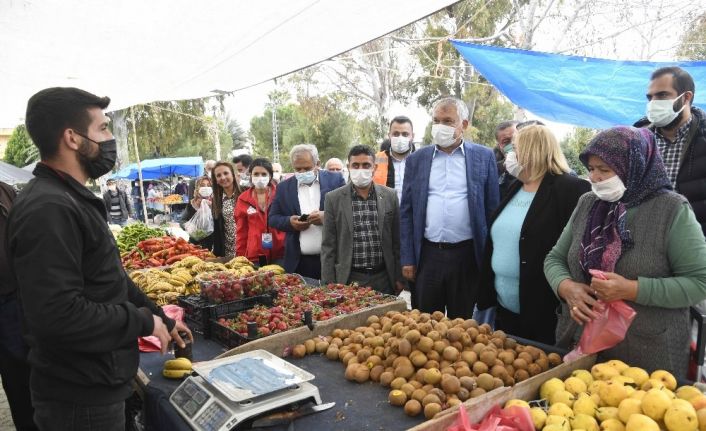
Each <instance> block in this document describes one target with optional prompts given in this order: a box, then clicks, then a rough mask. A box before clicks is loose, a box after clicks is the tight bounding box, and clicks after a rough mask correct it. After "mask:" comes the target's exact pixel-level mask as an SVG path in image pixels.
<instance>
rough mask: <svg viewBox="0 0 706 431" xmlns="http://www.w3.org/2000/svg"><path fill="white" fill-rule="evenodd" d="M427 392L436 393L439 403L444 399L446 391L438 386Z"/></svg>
mask: <svg viewBox="0 0 706 431" xmlns="http://www.w3.org/2000/svg"><path fill="white" fill-rule="evenodd" d="M427 393H429V394H432V395H436V396H437V397H438V398H439V401H441V404H443V403H444V402H445V401H446V392H444V391H443V390H441V389H440V388H432V389H431V390H430V391H428V392H427Z"/></svg>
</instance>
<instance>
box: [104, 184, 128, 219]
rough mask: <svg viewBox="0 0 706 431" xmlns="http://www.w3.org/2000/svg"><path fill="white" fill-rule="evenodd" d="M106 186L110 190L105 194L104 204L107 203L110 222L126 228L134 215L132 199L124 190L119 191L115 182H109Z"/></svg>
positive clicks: (106, 207)
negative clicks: (132, 214)
mask: <svg viewBox="0 0 706 431" xmlns="http://www.w3.org/2000/svg"><path fill="white" fill-rule="evenodd" d="M106 186H108V190H106V191H105V193H103V202H105V209H106V210H107V211H108V222H109V223H112V224H117V225H120V226H125V223H127V219H128V217H130V214H131V213H132V205H131V204H130V199H128V197H127V194H126V193H125V192H124V191H123V190H120V189H118V185H117V184H116V183H115V180H113V179H110V180H108V181H107V182H106Z"/></svg>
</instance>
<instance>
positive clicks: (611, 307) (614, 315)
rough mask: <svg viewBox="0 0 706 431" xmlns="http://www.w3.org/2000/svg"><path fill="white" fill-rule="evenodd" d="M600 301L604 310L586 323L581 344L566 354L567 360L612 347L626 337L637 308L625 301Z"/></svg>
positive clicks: (565, 359)
mask: <svg viewBox="0 0 706 431" xmlns="http://www.w3.org/2000/svg"><path fill="white" fill-rule="evenodd" d="M598 303H599V304H601V305H603V311H602V312H600V316H599V317H598V318H597V319H594V320H592V321H590V322H588V323H586V324H585V325H584V328H583V334H581V339H580V340H579V344H578V345H577V346H576V348H575V349H574V350H572V351H570V352H569V353H568V354H567V355H566V356H564V361H565V362H570V361H573V360H574V359H576V358H578V357H579V356H581V355H590V354H592V353H596V352H600V351H602V350H606V349H610V348H611V347H613V346H615V345H616V344H618V343H620V342H621V341H623V339H624V338H625V334H626V333H627V332H628V328H630V325H631V324H632V321H633V319H634V318H635V310H633V308H632V307H631V306H629V305H628V304H626V303H625V302H623V301H613V302H608V303H605V302H603V301H601V300H598Z"/></svg>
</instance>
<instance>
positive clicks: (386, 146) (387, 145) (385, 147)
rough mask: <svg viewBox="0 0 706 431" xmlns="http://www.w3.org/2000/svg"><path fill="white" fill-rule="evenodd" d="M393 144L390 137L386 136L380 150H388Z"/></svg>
mask: <svg viewBox="0 0 706 431" xmlns="http://www.w3.org/2000/svg"><path fill="white" fill-rule="evenodd" d="M391 146H392V144H390V138H386V139H385V140H384V141H382V143H381V144H380V151H388V150H389V149H390V147H391Z"/></svg>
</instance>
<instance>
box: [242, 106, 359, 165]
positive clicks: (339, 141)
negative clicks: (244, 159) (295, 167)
mask: <svg viewBox="0 0 706 431" xmlns="http://www.w3.org/2000/svg"><path fill="white" fill-rule="evenodd" d="M277 122H278V127H279V129H278V136H279V149H280V163H282V167H283V168H284V170H285V171H291V164H290V161H289V157H288V155H289V151H290V150H291V148H292V147H293V146H294V145H297V144H302V143H309V144H314V145H316V147H317V148H318V150H319V158H320V159H321V160H322V162H325V161H326V160H327V159H328V158H330V157H339V158H344V157H345V156H346V154H347V152H348V148H350V147H351V145H353V144H354V143H355V141H354V137H355V136H356V131H357V130H358V123H357V122H356V120H355V118H353V116H351V115H350V114H347V113H346V112H344V111H343V110H342V109H341V108H340V107H339V106H338V102H337V100H336V98H335V95H334V96H314V97H309V98H302V99H300V100H299V103H288V104H286V105H279V106H278V107H277ZM250 133H251V134H252V135H253V140H254V145H253V155H254V156H255V157H267V158H269V159H270V160H272V108H268V109H266V110H265V112H264V113H263V114H262V115H261V116H258V117H254V118H253V119H252V120H250Z"/></svg>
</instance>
